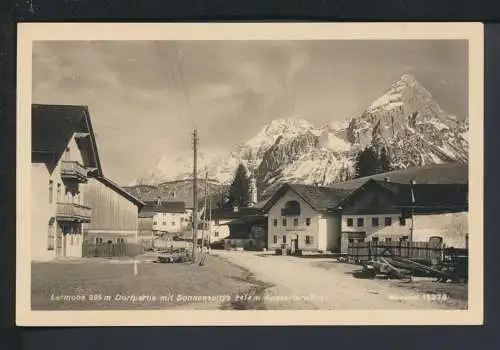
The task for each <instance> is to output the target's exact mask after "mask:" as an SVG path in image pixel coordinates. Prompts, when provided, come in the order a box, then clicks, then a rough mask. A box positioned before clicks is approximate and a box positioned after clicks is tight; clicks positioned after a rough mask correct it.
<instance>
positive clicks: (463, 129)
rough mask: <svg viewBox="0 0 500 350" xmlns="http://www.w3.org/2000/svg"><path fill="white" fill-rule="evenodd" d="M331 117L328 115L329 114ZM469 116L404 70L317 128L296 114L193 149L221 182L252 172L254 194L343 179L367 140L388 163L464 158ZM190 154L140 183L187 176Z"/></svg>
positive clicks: (166, 162)
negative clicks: (358, 109) (451, 109)
mask: <svg viewBox="0 0 500 350" xmlns="http://www.w3.org/2000/svg"><path fill="white" fill-rule="evenodd" d="M332 119H333V118H332ZM467 135H468V123H467V118H466V119H465V121H461V120H460V119H459V118H457V117H455V116H454V115H451V114H448V113H446V112H444V111H443V110H442V109H441V107H440V106H439V104H438V103H437V102H436V101H435V100H434V98H433V97H432V95H431V93H430V92H429V91H428V90H427V89H425V88H424V87H423V86H422V85H421V84H420V83H419V82H418V80H417V79H416V78H415V77H414V76H412V75H409V74H404V75H402V76H401V77H400V79H398V80H397V81H395V82H394V83H393V84H392V85H391V86H390V87H389V89H387V90H386V91H385V92H384V93H383V94H382V95H381V96H378V97H377V98H375V99H374V101H373V102H372V103H371V104H370V105H369V106H368V107H367V108H366V110H365V111H364V112H363V113H361V115H359V116H357V117H354V118H348V119H344V120H339V119H337V120H336V121H332V122H331V123H328V124H326V125H324V126H322V127H320V128H316V127H315V126H314V125H313V124H311V123H310V122H308V121H307V120H305V119H301V118H288V119H277V120H273V121H272V122H270V123H269V124H267V125H265V126H264V127H262V128H261V129H260V130H259V131H258V132H257V133H256V134H255V136H253V137H251V138H249V139H248V140H246V141H244V142H242V143H241V144H239V145H237V146H236V147H235V148H234V149H233V150H232V151H231V152H230V153H229V154H227V155H224V156H219V155H217V156H211V157H208V156H205V155H203V154H202V155H200V156H199V161H200V163H199V166H198V167H199V168H200V169H203V168H204V167H205V166H207V167H208V169H209V176H210V177H211V178H215V179H218V180H219V181H220V182H221V183H224V184H227V183H230V182H231V181H232V179H233V178H234V174H235V171H236V169H237V167H238V165H239V164H243V165H245V166H246V167H247V168H248V170H249V173H250V174H253V175H255V176H256V179H257V185H258V189H259V193H260V195H267V194H269V193H271V192H272V190H273V189H275V188H276V187H277V186H279V184H281V183H283V182H295V183H306V184H309V183H314V182H318V183H320V184H323V185H328V184H332V183H334V182H339V181H343V180H346V179H349V178H350V177H352V176H353V173H354V162H355V159H356V156H357V154H358V153H359V152H360V150H362V149H363V148H364V147H366V146H373V147H375V149H377V150H379V151H380V150H381V149H382V148H385V149H386V150H388V153H389V156H390V158H391V164H392V166H393V168H394V169H401V168H406V167H409V166H420V165H427V164H435V163H443V162H453V161H458V162H466V161H467V159H468V137H467ZM191 172H192V155H190V154H186V155H184V154H182V155H178V156H176V155H172V156H166V157H163V158H162V159H160V160H159V162H158V164H157V166H156V168H155V169H153V170H152V171H150V172H148V173H145V175H144V176H143V177H141V179H139V180H138V182H139V183H142V184H151V183H155V182H156V183H157V182H160V180H161V181H165V180H167V179H168V180H176V179H182V178H188V177H190V176H191Z"/></svg>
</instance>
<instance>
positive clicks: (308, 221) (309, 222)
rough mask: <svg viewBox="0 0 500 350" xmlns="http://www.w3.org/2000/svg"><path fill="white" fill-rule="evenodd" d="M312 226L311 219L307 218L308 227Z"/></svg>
mask: <svg viewBox="0 0 500 350" xmlns="http://www.w3.org/2000/svg"><path fill="white" fill-rule="evenodd" d="M310 225H311V218H306V226H310Z"/></svg>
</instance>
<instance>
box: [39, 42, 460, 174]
mask: <svg viewBox="0 0 500 350" xmlns="http://www.w3.org/2000/svg"><path fill="white" fill-rule="evenodd" d="M454 45H455V44H454V43H450V44H447V45H445V46H443V44H442V43H435V42H434V41H430V42H425V43H422V42H418V41H412V42H411V43H409V42H407V43H404V42H399V43H395V42H376V41H369V42H368V41H367V42H354V41H309V42H307V41H282V42H278V41H231V42H224V41H185V42H183V41H181V42H177V43H175V44H174V43H173V42H153V41H134V42H128V41H121V42H109V41H92V42H90V41H87V42H85V41H83V42H82V41H78V42H77V41H74V42H71V41H57V42H37V43H35V44H34V47H33V101H34V102H38V103H51V104H78V105H88V106H89V109H90V112H91V115H92V123H93V124H94V128H95V130H96V132H97V134H98V135H99V136H98V143H99V151H100V154H101V157H102V159H103V164H104V167H105V171H106V173H107V174H108V175H109V176H111V177H112V178H113V177H115V180H116V181H118V182H124V183H129V182H130V181H132V180H133V178H135V177H137V176H138V175H139V174H140V173H142V172H143V171H144V170H145V169H148V168H150V167H151V166H152V165H154V163H155V161H156V160H157V159H158V158H160V157H161V156H162V155H163V154H169V153H176V152H180V151H182V152H186V151H189V149H190V147H191V140H190V132H191V130H192V127H193V123H194V122H195V121H196V123H197V127H198V128H199V132H200V138H201V145H202V147H203V148H204V149H205V150H214V149H217V150H226V151H229V150H231V148H232V147H234V146H235V145H237V144H239V143H240V142H243V141H245V140H246V139H248V138H249V137H251V136H253V135H254V134H255V133H256V132H257V131H258V130H260V129H261V128H262V127H263V126H264V125H265V124H267V123H269V122H270V121H271V120H273V119H277V118H286V117H290V116H299V117H302V118H304V119H307V120H309V121H310V122H312V123H314V124H316V125H321V124H327V123H329V122H331V121H333V120H336V119H339V118H341V119H343V118H345V117H353V116H355V115H356V113H359V112H360V111H362V110H363V108H365V107H366V105H367V104H368V103H370V102H371V101H372V100H373V99H374V98H376V97H377V96H378V95H379V94H380V93H381V92H383V91H384V90H385V89H386V88H387V86H388V84H391V83H392V81H393V79H395V78H397V77H398V75H399V76H400V75H401V74H402V73H406V72H407V70H408V68H409V67H411V68H412V73H414V74H416V75H417V76H418V79H419V80H420V79H421V77H422V81H421V82H422V83H423V84H424V86H426V87H427V86H429V87H430V88H431V89H432V90H433V95H435V96H436V98H437V99H438V100H439V102H440V104H441V105H442V106H443V108H444V109H445V110H447V109H449V108H451V112H452V113H454V114H457V115H462V114H464V113H461V110H460V108H462V109H463V108H465V107H463V106H461V105H460V103H461V102H460V101H464V100H465V99H466V98H465V96H466V95H464V92H463V86H464V84H465V83H464V82H466V70H464V69H465V68H464V67H466V57H465V56H464V55H463V52H462V51H463V49H464V47H465V46H464V45H462V44H456V45H455V46H454ZM437 53H439V54H440V55H441V54H445V56H442V55H441V56H440V55H438V54H437ZM442 57H445V58H444V59H443V58H442ZM437 77H440V79H443V80H446V81H447V82H455V84H448V85H446V86H447V89H439V88H438V87H437V86H439V85H441V86H442V85H443V84H442V83H439V80H438V78H437ZM435 91H436V93H434V92H435ZM186 98H188V100H186ZM441 101H443V103H441ZM457 101H458V102H457ZM457 106H458V107H457ZM448 107H449V108H448ZM454 108H455V109H458V110H454Z"/></svg>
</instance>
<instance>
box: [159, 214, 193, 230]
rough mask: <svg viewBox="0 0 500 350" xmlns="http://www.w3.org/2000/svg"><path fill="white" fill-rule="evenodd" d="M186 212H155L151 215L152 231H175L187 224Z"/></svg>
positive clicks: (187, 216) (187, 215)
mask: <svg viewBox="0 0 500 350" xmlns="http://www.w3.org/2000/svg"><path fill="white" fill-rule="evenodd" d="M189 216H190V214H188V213H156V214H155V216H154V217H153V231H161V232H170V233H177V232H181V231H182V230H183V229H185V228H186V227H188V226H189V224H190V222H189Z"/></svg>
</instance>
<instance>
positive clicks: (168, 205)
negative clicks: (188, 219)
mask: <svg viewBox="0 0 500 350" xmlns="http://www.w3.org/2000/svg"><path fill="white" fill-rule="evenodd" d="M185 211H186V207H185V205H184V202H173V201H168V202H165V201H162V202H161V203H160V204H159V205H158V204H157V202H156V201H146V202H145V205H144V207H142V209H141V211H140V212H139V217H141V218H147V217H153V216H154V214H156V213H172V214H181V213H184V212H185Z"/></svg>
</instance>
